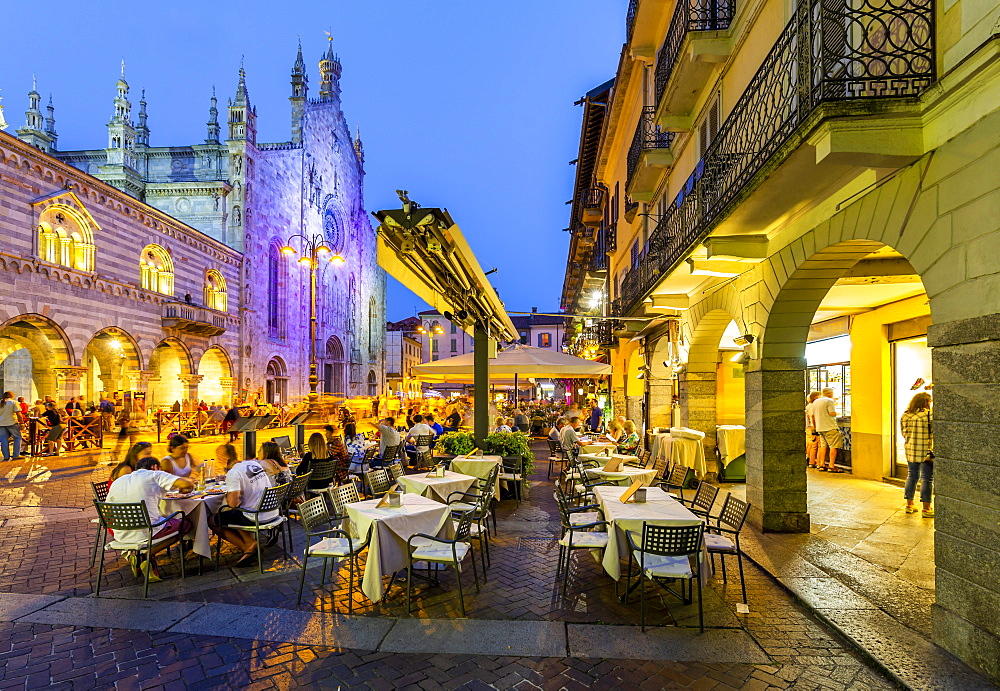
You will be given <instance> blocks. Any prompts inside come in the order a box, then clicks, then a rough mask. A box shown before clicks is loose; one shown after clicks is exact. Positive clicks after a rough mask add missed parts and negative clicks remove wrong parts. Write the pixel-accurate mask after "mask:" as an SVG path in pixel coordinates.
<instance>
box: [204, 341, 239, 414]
mask: <svg viewBox="0 0 1000 691" xmlns="http://www.w3.org/2000/svg"><path fill="white" fill-rule="evenodd" d="M198 374H199V375H200V376H201V381H200V382H199V383H198V398H199V399H200V400H202V401H205V402H206V403H208V404H209V405H212V404H215V403H218V404H219V405H225V406H228V405H229V404H230V402H231V401H230V398H231V397H232V389H233V379H232V376H233V367H232V361H231V360H230V359H229V355H228V354H227V353H226V351H225V350H223V349H222V348H221V347H219V346H212V347H211V348H209V349H208V350H206V351H205V352H204V354H202V356H201V359H200V360H199V361H198Z"/></svg>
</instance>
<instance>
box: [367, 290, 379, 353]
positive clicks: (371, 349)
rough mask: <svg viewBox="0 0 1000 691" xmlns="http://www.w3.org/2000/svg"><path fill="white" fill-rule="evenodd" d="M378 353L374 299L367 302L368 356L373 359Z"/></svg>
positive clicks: (376, 312) (376, 313)
mask: <svg viewBox="0 0 1000 691" xmlns="http://www.w3.org/2000/svg"><path fill="white" fill-rule="evenodd" d="M377 352H378V305H377V304H376V302H375V298H370V299H369V300H368V354H369V355H370V356H371V357H375V355H376V353H377Z"/></svg>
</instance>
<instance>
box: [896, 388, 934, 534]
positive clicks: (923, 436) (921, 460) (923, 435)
mask: <svg viewBox="0 0 1000 691" xmlns="http://www.w3.org/2000/svg"><path fill="white" fill-rule="evenodd" d="M899 428H900V431H901V432H902V434H903V439H905V440H906V443H905V445H904V447H903V448H904V451H905V452H906V466H907V475H906V485H905V487H904V488H903V497H904V498H905V499H906V513H916V511H917V509H916V507H914V506H913V495H914V494H915V493H916V489H917V480H919V481H920V503H922V504H923V505H924V508H923V511H922V512H921V513H922V514H923V516H924V518H930V517H931V516H933V515H934V509H933V508H931V488H932V484H933V482H934V432H933V429H932V425H931V395H930V394H929V393H924V392H920V393H918V394H917V395H916V396H914V397H913V398H912V399H911V400H910V405H909V406H907V408H906V412H904V413H903V415H902V417H900V420H899Z"/></svg>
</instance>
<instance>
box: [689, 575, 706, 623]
mask: <svg viewBox="0 0 1000 691" xmlns="http://www.w3.org/2000/svg"><path fill="white" fill-rule="evenodd" d="M695 578H697V579H698V630H699V631H700V632H701V633H705V612H704V609H703V607H702V604H701V603H702V597H701V574H700V573H699V574H698V575H697V576H695ZM691 587H692V588H694V583H692V584H691Z"/></svg>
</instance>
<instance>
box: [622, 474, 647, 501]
mask: <svg viewBox="0 0 1000 691" xmlns="http://www.w3.org/2000/svg"><path fill="white" fill-rule="evenodd" d="M640 489H642V490H643V501H645V498H646V497H645V495H646V492H645V490H644V488H643V486H642V480H632V484H631V485H629V487H628V489H627V490H625V493H624V494H622V496H621V502H622V504H627V503H629V502H630V501H633V498H634V497H635V494H636V493H637V492H638V491H639V490H640ZM634 501H636V502H638V501H639V500H638V499H635V500H634Z"/></svg>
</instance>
